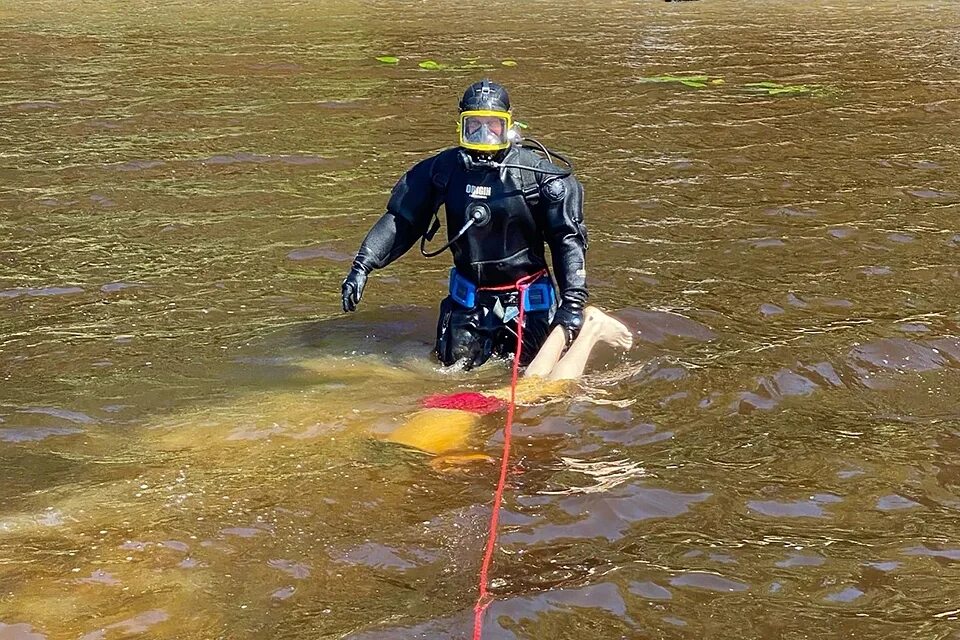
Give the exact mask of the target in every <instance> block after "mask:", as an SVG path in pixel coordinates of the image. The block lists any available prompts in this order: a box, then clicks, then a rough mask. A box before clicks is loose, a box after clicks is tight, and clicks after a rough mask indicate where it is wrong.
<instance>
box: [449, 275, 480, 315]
mask: <svg viewBox="0 0 960 640" xmlns="http://www.w3.org/2000/svg"><path fill="white" fill-rule="evenodd" d="M450 297H451V298H453V300H454V302H456V303H457V304H459V305H460V306H462V307H466V308H467V309H473V308H474V307H475V306H476V305H477V285H475V284H473V283H472V282H470V281H469V280H467V279H466V278H464V277H463V276H461V275H460V274H459V273H457V269H456V268H453V269H450Z"/></svg>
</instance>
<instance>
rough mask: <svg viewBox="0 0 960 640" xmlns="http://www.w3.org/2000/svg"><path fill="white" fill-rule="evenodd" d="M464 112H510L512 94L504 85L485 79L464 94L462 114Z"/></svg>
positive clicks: (461, 100)
mask: <svg viewBox="0 0 960 640" xmlns="http://www.w3.org/2000/svg"><path fill="white" fill-rule="evenodd" d="M464 111H510V94H509V93H507V89H506V87H504V86H503V85H502V84H498V83H496V82H493V81H492V80H487V79H486V78H484V79H483V80H480V81H479V82H474V83H473V84H472V85H470V86H469V87H467V90H466V91H464V92H463V97H462V98H460V113H463V112H464Z"/></svg>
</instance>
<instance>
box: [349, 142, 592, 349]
mask: <svg viewBox="0 0 960 640" xmlns="http://www.w3.org/2000/svg"><path fill="white" fill-rule="evenodd" d="M499 160H500V161H501V162H505V163H510V164H516V165H523V166H526V167H530V169H516V168H506V169H502V170H498V169H496V168H492V167H490V166H482V165H478V163H476V162H475V161H474V160H473V159H472V158H471V157H470V156H469V155H468V154H467V153H466V152H465V151H464V150H462V149H460V148H457V147H454V148H451V149H446V150H444V151H442V152H440V153H438V154H436V155H434V156H432V157H430V158H427V159H426V160H423V161H421V162H419V163H417V164H416V165H415V166H414V167H413V168H411V169H410V170H409V171H408V172H407V173H406V174H405V175H404V176H403V177H402V178H400V180H399V182H397V184H396V186H395V187H394V188H393V192H392V194H391V196H390V200H389V202H388V204H387V211H386V213H385V214H384V215H383V216H382V217H381V218H380V220H379V221H377V223H376V224H375V225H374V226H373V228H372V229H371V230H370V232H369V233H368V234H367V236H366V238H365V239H364V241H363V244H362V245H361V246H360V250H359V252H358V253H357V257H356V261H355V262H356V263H357V264H358V265H359V266H360V267H361V268H363V269H364V270H365V271H367V272H369V271H371V270H373V269H380V268H383V267H385V266H387V265H388V264H390V263H391V262H393V261H394V260H396V259H397V258H399V257H400V256H402V255H403V254H404V253H406V252H407V251H408V250H409V249H410V248H411V247H412V246H413V245H414V243H415V242H416V241H417V240H419V239H420V238H421V236H424V235H425V234H427V232H428V230H429V229H430V226H431V222H432V221H433V220H434V217H435V215H436V214H437V211H438V210H439V207H440V205H441V204H442V205H444V209H445V211H446V228H447V239H448V240H451V239H453V238H454V237H455V236H456V234H457V233H458V231H460V230H461V228H462V227H463V226H464V224H465V223H466V222H467V220H468V219H469V215H470V212H471V211H472V210H473V209H474V208H476V207H477V206H478V203H483V205H485V208H487V209H488V212H489V216H487V218H488V219H487V220H485V221H483V222H482V223H478V224H474V225H473V226H472V227H470V228H469V229H467V231H466V233H465V234H464V235H463V236H462V237H461V238H460V239H458V240H457V241H456V242H454V243H453V245H452V246H451V251H452V252H453V263H454V265H455V267H456V269H457V272H458V273H459V274H460V276H461V277H463V278H465V279H467V280H468V281H470V282H471V283H472V284H474V285H477V287H479V288H480V290H479V291H478V293H477V301H476V305H475V306H474V307H473V308H466V307H464V306H463V305H461V304H460V303H458V302H456V301H455V300H453V299H452V298H451V297H449V296H448V297H447V298H446V299H444V300H443V302H442V304H441V307H440V318H439V321H438V323H437V346H436V353H437V356H438V358H439V359H440V361H441V362H443V363H444V364H445V365H449V364H453V363H454V362H456V361H457V360H460V359H466V362H465V364H466V366H467V367H472V366H477V365H480V364H482V363H483V362H485V361H486V360H487V359H488V358H489V357H490V356H491V355H493V354H497V355H507V354H509V353H511V352H513V350H514V349H515V347H516V336H515V334H513V333H512V331H513V330H514V328H515V322H514V321H513V320H512V319H510V318H509V317H508V318H507V321H506V322H505V321H504V317H503V314H502V310H503V309H505V308H509V307H510V306H513V307H516V306H517V301H518V295H517V293H516V291H512V292H511V291H507V292H502V291H499V292H493V291H483V288H484V287H502V286H504V285H511V284H513V283H515V282H516V281H517V280H518V279H520V278H522V277H524V276H529V275H531V274H535V273H537V272H539V271H542V270H544V269H547V261H546V257H545V248H546V246H549V247H550V253H551V255H552V258H553V273H554V276H555V277H556V284H557V288H558V289H559V294H560V304H561V305H567V306H568V308H570V309H574V310H582V309H583V305H584V304H585V302H586V300H587V287H586V271H585V252H586V248H587V231H586V227H585V226H584V223H583V187H582V186H581V184H580V182H579V181H578V180H577V179H576V178H575V177H573V176H572V175H570V176H567V177H560V176H557V175H549V174H548V173H541V172H538V171H537V170H536V169H538V168H544V169H546V170H547V171H553V172H558V171H560V170H559V169H558V167H556V166H555V165H553V164H552V163H550V162H548V161H547V160H545V159H543V158H542V157H541V156H539V155H538V154H536V153H534V152H533V151H531V150H529V149H525V148H522V147H519V146H512V147H510V148H509V149H508V150H506V151H505V154H504V156H503V157H502V158H500V159H499ZM546 277H547V278H548V279H547V280H546V281H547V282H549V276H546ZM498 301H499V305H498V304H497V303H498ZM555 311H556V306H555V305H554V306H553V307H551V308H550V309H547V310H541V311H532V312H529V313H527V314H526V316H525V322H524V328H523V347H522V352H521V356H522V357H521V361H522V362H524V363H529V361H530V360H531V359H532V358H533V356H534V355H536V352H537V351H538V350H539V349H540V347H541V346H542V345H543V342H544V340H546V337H547V335H548V334H549V332H550V323H551V320H552V319H553V315H554V313H555Z"/></svg>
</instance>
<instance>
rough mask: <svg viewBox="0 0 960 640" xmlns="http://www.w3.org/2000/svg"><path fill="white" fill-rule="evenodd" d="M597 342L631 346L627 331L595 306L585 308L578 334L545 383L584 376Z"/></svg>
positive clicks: (628, 331) (624, 326)
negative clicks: (588, 360)
mask: <svg viewBox="0 0 960 640" xmlns="http://www.w3.org/2000/svg"><path fill="white" fill-rule="evenodd" d="M551 337H553V334H551ZM598 342H605V343H607V344H609V345H610V346H613V347H620V348H622V349H629V348H630V347H631V346H632V345H633V335H632V334H631V333H630V329H628V328H627V327H626V325H624V324H623V323H622V322H620V321H619V320H617V319H616V318H614V317H612V316H608V315H607V314H605V313H604V312H603V311H600V309H597V308H596V307H587V309H586V311H585V313H584V318H583V327H582V328H581V329H580V333H579V334H578V335H577V338H576V340H574V341H573V344H571V345H570V348H569V349H567V352H566V353H565V354H563V357H562V358H560V361H559V362H558V363H557V365H556V366H555V367H554V368H553V369H552V370H551V371H550V373H548V374H547V376H546V378H547V380H575V379H577V378H579V377H580V376H581V375H583V370H584V368H585V367H586V366H587V359H588V358H589V357H590V353H591V352H592V351H593V348H594V347H595V346H596V344H597V343H598Z"/></svg>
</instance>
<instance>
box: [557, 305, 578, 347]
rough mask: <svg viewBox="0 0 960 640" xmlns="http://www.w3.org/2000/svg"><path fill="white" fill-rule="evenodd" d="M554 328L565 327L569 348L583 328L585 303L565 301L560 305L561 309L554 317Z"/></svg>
mask: <svg viewBox="0 0 960 640" xmlns="http://www.w3.org/2000/svg"><path fill="white" fill-rule="evenodd" d="M553 326H555V327H563V330H564V332H565V333H566V334H567V345H568V346H569V345H570V343H571V342H573V339H574V338H576V337H577V334H578V333H580V327H582V326H583V303H582V302H580V301H579V300H564V301H563V302H562V303H560V308H559V309H557V312H556V313H555V314H554V316H553Z"/></svg>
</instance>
